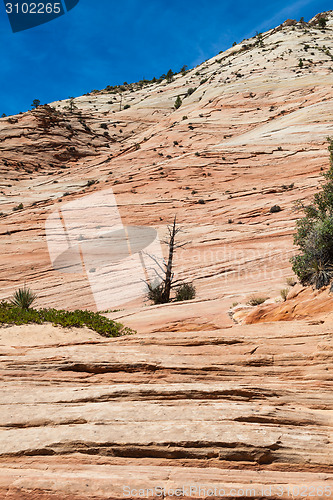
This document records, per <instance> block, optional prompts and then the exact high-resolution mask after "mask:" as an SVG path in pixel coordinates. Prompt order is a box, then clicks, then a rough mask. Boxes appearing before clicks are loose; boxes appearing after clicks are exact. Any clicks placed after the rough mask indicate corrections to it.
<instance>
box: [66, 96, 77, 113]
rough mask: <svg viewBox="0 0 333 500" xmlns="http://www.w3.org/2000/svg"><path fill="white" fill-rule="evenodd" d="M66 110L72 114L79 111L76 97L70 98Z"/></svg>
mask: <svg viewBox="0 0 333 500" xmlns="http://www.w3.org/2000/svg"><path fill="white" fill-rule="evenodd" d="M65 109H68V111H69V112H70V113H73V112H74V111H76V110H77V109H78V107H77V105H76V104H75V101H74V97H69V101H68V104H67V106H65Z"/></svg>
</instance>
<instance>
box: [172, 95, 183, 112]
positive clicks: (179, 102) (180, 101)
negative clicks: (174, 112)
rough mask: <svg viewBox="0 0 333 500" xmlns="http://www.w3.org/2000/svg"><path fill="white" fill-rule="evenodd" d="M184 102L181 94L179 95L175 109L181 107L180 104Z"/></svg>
mask: <svg viewBox="0 0 333 500" xmlns="http://www.w3.org/2000/svg"><path fill="white" fill-rule="evenodd" d="M182 104H183V101H182V100H181V98H180V96H177V99H176V101H175V104H174V107H175V109H178V108H180V106H181V105H182Z"/></svg>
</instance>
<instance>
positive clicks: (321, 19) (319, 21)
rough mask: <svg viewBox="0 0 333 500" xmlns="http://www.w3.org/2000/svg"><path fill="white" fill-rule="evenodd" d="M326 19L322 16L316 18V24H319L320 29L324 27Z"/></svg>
mask: <svg viewBox="0 0 333 500" xmlns="http://www.w3.org/2000/svg"><path fill="white" fill-rule="evenodd" d="M326 22H327V21H326V19H325V18H324V17H320V18H319V19H318V25H319V28H321V29H324V28H325V27H326Z"/></svg>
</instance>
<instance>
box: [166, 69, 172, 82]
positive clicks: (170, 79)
mask: <svg viewBox="0 0 333 500" xmlns="http://www.w3.org/2000/svg"><path fill="white" fill-rule="evenodd" d="M166 81H167V83H171V82H172V81H173V71H172V69H169V71H168V72H167V74H166Z"/></svg>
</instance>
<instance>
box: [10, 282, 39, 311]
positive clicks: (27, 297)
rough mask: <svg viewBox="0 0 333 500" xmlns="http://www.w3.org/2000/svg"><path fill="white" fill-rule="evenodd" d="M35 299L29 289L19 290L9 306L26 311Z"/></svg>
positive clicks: (34, 295) (35, 296)
mask: <svg viewBox="0 0 333 500" xmlns="http://www.w3.org/2000/svg"><path fill="white" fill-rule="evenodd" d="M36 299H37V295H36V294H35V293H33V292H32V291H31V290H30V288H26V287H25V286H24V288H19V289H18V290H17V291H16V292H15V293H14V294H13V296H12V298H11V299H10V304H12V305H13V306H15V307H19V308H21V309H25V310H28V309H29V308H30V306H31V305H32V304H33V302H35V300H36Z"/></svg>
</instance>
